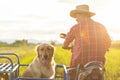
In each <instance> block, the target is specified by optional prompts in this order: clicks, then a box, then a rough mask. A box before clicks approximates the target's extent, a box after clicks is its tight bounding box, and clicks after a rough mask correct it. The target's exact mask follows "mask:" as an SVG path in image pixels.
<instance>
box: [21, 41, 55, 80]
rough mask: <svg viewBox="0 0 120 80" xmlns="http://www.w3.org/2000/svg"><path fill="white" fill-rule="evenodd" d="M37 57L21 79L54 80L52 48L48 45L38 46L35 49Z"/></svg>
mask: <svg viewBox="0 0 120 80" xmlns="http://www.w3.org/2000/svg"><path fill="white" fill-rule="evenodd" d="M36 52H37V56H36V57H35V58H34V60H33V62H32V63H31V64H30V65H29V66H28V68H27V69H26V70H25V72H24V73H23V75H22V77H31V78H50V79H51V78H54V76H55V61H54V47H53V46H52V45H50V44H46V43H43V44H39V45H38V46H37V47H36ZM28 55H29V54H28Z"/></svg>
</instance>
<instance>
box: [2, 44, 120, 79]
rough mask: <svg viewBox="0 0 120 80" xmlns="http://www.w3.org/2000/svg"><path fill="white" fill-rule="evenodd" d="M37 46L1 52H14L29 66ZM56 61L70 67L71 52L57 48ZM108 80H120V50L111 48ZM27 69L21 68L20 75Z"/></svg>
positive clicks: (12, 48) (22, 62)
mask: <svg viewBox="0 0 120 80" xmlns="http://www.w3.org/2000/svg"><path fill="white" fill-rule="evenodd" d="M34 49H35V46H23V47H0V51H1V52H14V53H16V54H18V55H19V56H20V62H21V64H29V63H31V62H32V60H33V59H34V57H35V56H36V55H37V54H36V53H35V50H34ZM54 57H55V61H56V63H57V64H64V65H66V66H69V63H70V58H71V51H70V50H64V49H62V48H61V46H56V47H55V55H54ZM105 67H106V75H107V78H106V80H120V48H110V51H109V52H107V54H106V65H105ZM24 69H25V68H22V67H21V68H20V74H22V72H23V71H24Z"/></svg>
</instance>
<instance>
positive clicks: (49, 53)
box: [36, 43, 54, 65]
mask: <svg viewBox="0 0 120 80" xmlns="http://www.w3.org/2000/svg"><path fill="white" fill-rule="evenodd" d="M36 52H37V54H38V59H39V60H40V61H41V62H42V63H43V64H45V65H48V64H50V63H51V61H52V59H53V55H54V47H53V46H52V45H50V44H45V43H43V44H39V45H37V47H36Z"/></svg>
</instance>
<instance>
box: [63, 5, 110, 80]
mask: <svg viewBox="0 0 120 80" xmlns="http://www.w3.org/2000/svg"><path fill="white" fill-rule="evenodd" d="M94 15H95V13H93V12H89V6H88V5H78V6H76V9H75V10H72V11H71V12H70V16H71V17H73V18H75V19H76V21H77V24H75V25H74V26H72V27H71V29H70V31H69V32H68V33H67V36H66V38H65V41H64V43H63V46H62V47H63V49H69V44H70V43H71V42H72V41H73V40H74V44H73V48H72V58H71V63H70V67H76V66H77V65H78V64H83V65H84V64H86V63H87V62H90V61H100V62H103V63H104V64H105V53H106V51H107V50H108V48H109V47H110V45H111V39H110V37H109V35H108V33H107V31H106V29H105V27H104V26H103V25H102V24H100V23H98V22H96V21H94V20H92V19H91V17H92V16H94ZM71 73H72V74H71ZM71 73H70V76H71V80H74V76H75V74H74V73H75V72H71Z"/></svg>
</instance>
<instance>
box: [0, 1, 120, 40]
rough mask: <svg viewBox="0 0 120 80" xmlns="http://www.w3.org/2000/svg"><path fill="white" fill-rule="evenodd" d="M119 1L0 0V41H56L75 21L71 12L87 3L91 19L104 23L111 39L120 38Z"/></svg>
mask: <svg viewBox="0 0 120 80" xmlns="http://www.w3.org/2000/svg"><path fill="white" fill-rule="evenodd" d="M118 1H119V0H0V40H2V39H36V40H46V41H47V40H48V41H49V40H57V41H60V40H62V39H60V38H59V34H60V33H67V32H68V31H69V29H70V27H72V25H74V24H75V23H76V21H75V19H74V18H72V17H70V15H69V13H70V11H71V10H73V9H75V7H76V6H77V5H81V4H87V5H89V8H90V11H91V12H94V13H96V15H95V16H94V17H92V19H94V20H96V21H98V22H100V23H102V24H103V25H105V27H106V29H107V30H108V33H109V34H110V36H111V38H112V40H117V39H120V27H119V26H120V22H119V21H120V15H119V14H120V10H119V7H120V5H119V2H118Z"/></svg>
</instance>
